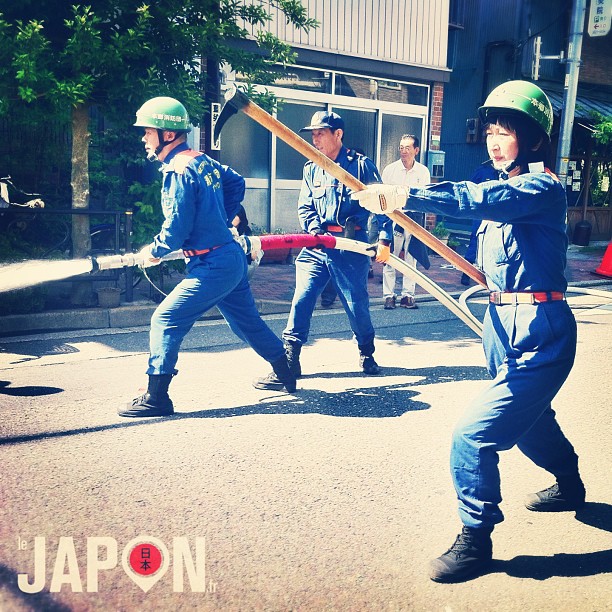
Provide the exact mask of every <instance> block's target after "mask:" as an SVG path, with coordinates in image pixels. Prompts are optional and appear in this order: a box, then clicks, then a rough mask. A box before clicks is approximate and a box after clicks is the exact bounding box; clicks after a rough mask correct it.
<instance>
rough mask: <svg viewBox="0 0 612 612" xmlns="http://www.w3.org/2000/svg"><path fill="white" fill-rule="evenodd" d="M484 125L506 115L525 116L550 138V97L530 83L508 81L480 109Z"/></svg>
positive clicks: (551, 114) (551, 115)
mask: <svg viewBox="0 0 612 612" xmlns="http://www.w3.org/2000/svg"><path fill="white" fill-rule="evenodd" d="M478 114H479V115H480V119H481V121H482V122H483V123H489V119H490V118H491V117H495V116H497V115H504V114H513V115H525V116H527V117H528V118H529V119H531V120H532V122H533V123H535V124H536V125H537V126H538V127H539V128H540V129H541V130H542V131H543V132H544V133H545V134H546V135H547V136H548V137H549V138H550V132H551V130H552V124H553V110H552V105H551V103H550V100H549V99H548V96H547V95H546V94H545V93H544V92H543V91H542V90H541V89H540V88H539V87H538V86H537V85H534V84H533V83H530V82H529V81H508V82H507V83H502V84H501V85H499V86H498V87H496V88H495V89H494V90H493V91H492V92H491V93H490V94H489V95H488V96H487V99H486V100H485V103H484V104H483V105H482V106H481V107H480V108H479V109H478Z"/></svg>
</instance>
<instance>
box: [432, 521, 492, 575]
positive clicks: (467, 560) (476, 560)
mask: <svg viewBox="0 0 612 612" xmlns="http://www.w3.org/2000/svg"><path fill="white" fill-rule="evenodd" d="M492 560H493V543H492V542H491V531H490V530H489V529H471V528H470V527H463V529H462V531H461V533H460V534H459V535H458V536H457V539H456V540H455V543H454V544H453V545H452V546H451V547H450V548H449V549H448V550H447V551H446V552H445V553H444V554H443V555H442V556H440V557H438V558H437V559H434V560H433V561H432V562H431V565H430V572H429V577H430V578H431V579H432V580H433V581H434V582H463V581H464V580H468V579H470V578H475V577H476V576H478V575H480V574H482V573H483V572H484V570H486V569H487V568H488V567H489V565H490V564H491V561H492Z"/></svg>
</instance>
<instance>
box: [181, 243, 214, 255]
mask: <svg viewBox="0 0 612 612" xmlns="http://www.w3.org/2000/svg"><path fill="white" fill-rule="evenodd" d="M220 246H222V245H221V244H219V245H217V246H214V247H210V249H199V250H195V249H192V250H189V251H186V250H185V249H183V255H184V256H185V257H197V256H198V255H206V253H210V252H211V251H214V250H215V249H218V248H219V247H220Z"/></svg>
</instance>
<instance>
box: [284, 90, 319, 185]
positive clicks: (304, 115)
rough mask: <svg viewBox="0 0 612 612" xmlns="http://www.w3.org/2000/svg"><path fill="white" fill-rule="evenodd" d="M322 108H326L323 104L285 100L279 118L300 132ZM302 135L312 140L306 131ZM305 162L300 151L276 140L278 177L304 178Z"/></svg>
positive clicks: (288, 178) (290, 127) (287, 178)
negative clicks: (314, 104)
mask: <svg viewBox="0 0 612 612" xmlns="http://www.w3.org/2000/svg"><path fill="white" fill-rule="evenodd" d="M320 110H325V109H324V108H323V107H322V106H310V105H309V104H298V103H295V102H287V101H284V102H283V103H282V105H281V107H280V108H279V111H278V120H279V121H280V122H281V123H284V124H285V125H286V126H287V127H288V128H289V129H291V130H293V131H294V132H296V133H298V134H299V132H300V130H301V129H302V128H303V127H304V126H306V125H310V120H311V118H312V116H313V115H314V114H315V113H316V112H317V111H320ZM300 136H302V137H303V138H304V140H307V141H308V142H311V140H310V134H308V133H306V132H304V133H303V134H300ZM305 163H306V158H305V157H304V156H303V155H302V154H301V153H298V152H297V151H296V150H295V149H293V148H292V147H290V146H289V145H288V144H286V143H284V142H283V141H282V140H280V139H277V140H276V178H277V179H286V180H298V181H299V180H302V169H303V168H304V164H305Z"/></svg>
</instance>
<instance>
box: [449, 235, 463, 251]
mask: <svg viewBox="0 0 612 612" xmlns="http://www.w3.org/2000/svg"><path fill="white" fill-rule="evenodd" d="M446 244H447V245H448V247H449V248H451V249H453V251H455V252H456V251H457V249H458V248H459V246H460V245H461V243H460V242H459V241H458V240H457V239H456V238H455V237H454V236H449V237H448V241H447V243H446Z"/></svg>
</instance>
